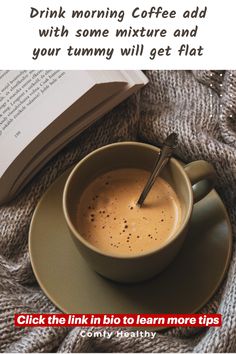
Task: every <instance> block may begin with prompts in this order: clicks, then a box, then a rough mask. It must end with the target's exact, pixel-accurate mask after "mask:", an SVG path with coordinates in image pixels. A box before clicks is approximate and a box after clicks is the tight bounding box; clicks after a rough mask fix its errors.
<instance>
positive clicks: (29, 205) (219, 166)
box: [0, 71, 236, 352]
mask: <svg viewBox="0 0 236 354" xmlns="http://www.w3.org/2000/svg"><path fill="white" fill-rule="evenodd" d="M146 74H147V76H148V77H149V80H150V82H149V84H148V85H147V86H146V87H145V88H144V89H143V90H142V91H141V93H140V94H138V95H134V96H132V97H131V98H130V99H128V100H126V101H125V102H123V103H122V104H120V105H119V106H118V107H117V108H115V109H114V110H113V111H112V112H110V113H109V114H107V115H106V116H105V117H103V118H102V119H101V120H99V121H98V122H97V123H96V124H95V125H94V126H92V127H91V128H89V129H87V131H86V132H84V133H83V134H81V135H80V136H79V137H78V138H77V139H76V140H75V141H73V142H72V143H71V144H69V145H68V146H67V147H66V148H65V149H63V151H61V152H60V153H59V154H58V155H57V156H56V157H54V158H53V159H52V160H51V161H50V163H48V164H47V165H46V166H45V167H44V168H43V169H42V171H41V172H40V173H39V174H38V175H37V176H36V177H35V178H34V179H33V180H32V181H31V182H30V183H29V185H28V186H27V187H26V188H25V189H24V190H23V191H22V192H21V193H20V195H19V196H18V197H17V198H16V199H15V200H13V201H12V202H10V203H8V204H6V205H4V206H2V207H1V208H0V349H1V351H2V352H8V351H10V352H34V351H36V352H50V351H53V352H55V351H58V352H235V351H236V254H235V242H234V251H233V256H232V259H231V263H230V267H229V270H228V273H227V277H226V279H225V281H224V283H223V285H222V286H221V288H220V290H219V291H218V292H217V294H215V296H214V297H213V299H211V300H210V302H209V303H208V304H207V305H206V306H205V307H204V309H202V311H204V312H207V311H217V312H219V313H221V314H222V315H223V325H222V327H220V328H217V327H216V328H210V329H208V330H200V329H197V330H196V329H194V330H193V329H180V328H176V329H169V330H166V331H164V332H158V333H157V335H156V336H155V338H154V339H152V340H151V339H149V338H117V337H116V336H112V337H111V338H110V339H108V338H83V337H81V336H80V330H81V328H49V327H47V328H30V327H29V328H27V327H26V328H19V327H17V328H15V327H14V323H13V317H14V314H15V313H20V312H24V313H30V312H32V313H38V312H58V310H57V308H56V307H55V306H54V305H53V304H52V303H51V302H50V301H49V300H48V299H47V297H46V296H45V295H44V293H43V292H42V291H41V289H40V288H39V286H38V284H37V281H36V279H35V277H34V274H33V272H32V268H31V264H30V259H29V253H28V231H29V224H30V220H31V217H32V213H33V211H34V209H35V207H36V205H37V202H38V200H39V199H40V197H41V196H42V195H43V193H44V192H45V191H46V189H47V188H48V187H49V186H50V185H51V184H52V183H53V182H54V181H55V179H56V178H57V177H58V176H60V175H61V174H62V172H63V171H65V170H66V169H67V168H68V167H69V166H71V165H72V164H74V163H75V162H77V161H79V160H80V159H81V158H82V157H83V156H85V155H86V154H88V153H89V152H90V151H92V150H94V149H95V148H97V147H100V146H102V145H105V144H108V143H112V142H116V141H122V140H143V141H146V142H149V143H152V144H156V145H160V143H161V142H163V140H164V138H165V137H166V135H167V134H168V133H170V132H172V131H175V132H177V133H178V135H179V145H178V150H177V151H176V154H177V156H178V157H179V158H180V159H183V160H184V161H186V162H189V161H192V160H196V159H205V160H208V161H210V162H211V163H213V165H214V166H215V168H216V171H217V174H218V180H217V191H218V192H219V194H220V196H221V197H222V198H223V200H224V202H225V204H226V206H227V209H228V212H229V215H230V219H231V222H232V226H233V232H234V241H235V233H236V208H235V204H236V190H235V186H236V72H228V71H195V72H190V71H187V72H186V71H150V72H147V73H146ZM1 153H3V152H1ZM49 266H50V265H49ZM103 329H104V328H103ZM89 330H90V331H94V329H93V328H89ZM97 330H98V329H97V328H96V331H97ZM107 330H109V329H107ZM113 330H114V329H113Z"/></svg>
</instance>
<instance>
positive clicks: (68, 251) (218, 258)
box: [29, 171, 232, 313]
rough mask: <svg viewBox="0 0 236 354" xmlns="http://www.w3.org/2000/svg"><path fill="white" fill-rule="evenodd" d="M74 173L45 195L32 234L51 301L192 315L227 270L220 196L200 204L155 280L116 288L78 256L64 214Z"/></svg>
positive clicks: (86, 309)
mask: <svg viewBox="0 0 236 354" xmlns="http://www.w3.org/2000/svg"><path fill="white" fill-rule="evenodd" d="M69 172H70V171H67V172H66V173H65V174H64V175H62V176H61V177H59V178H58V179H57V180H56V181H55V183H54V184H53V185H52V186H51V187H50V188H49V190H48V191H47V192H46V193H45V195H44V196H43V197H42V199H41V200H40V202H39V203H38V206H37V207H36V210H35V212H34V215H33V218H32V221H31V226H30V231H29V252H30V257H31V263H32V267H33V271H34V274H35V276H36V278H37V280H38V282H39V285H40V286H41V288H42V290H43V291H44V293H45V294H46V295H47V297H48V298H49V299H50V300H51V301H52V302H53V303H54V304H55V305H56V306H57V307H58V308H59V309H60V310H61V311H63V312H65V313H193V312H196V311H198V310H199V309H200V308H201V307H202V306H203V305H204V304H206V303H207V302H208V300H209V299H210V298H211V297H212V295H213V294H214V293H215V291H216V290H217V289H218V287H219V285H220V284H221V282H222V280H223V277H224V275H225V273H226V271H227V268H228V265H229V261H230V256H231V250H232V231H231V225H230V222H229V218H228V215H227V212H226V209H225V206H224V204H223V202H222V201H221V199H220V197H219V195H218V194H217V193H216V191H215V190H213V191H212V192H211V193H209V194H208V196H207V197H205V198H204V199H202V200H201V201H200V202H198V203H197V204H196V205H195V206H194V209H193V215H192V219H191V224H190V228H189V232H188V235H187V237H186V240H185V242H184V246H183V248H182V249H181V251H180V253H179V254H178V256H177V257H176V258H175V260H174V261H173V262H172V263H171V265H169V267H168V268H166V270H164V271H163V272H162V273H161V274H159V275H158V276H156V277H155V278H153V279H151V280H148V281H145V282H143V283H137V284H130V285H129V284H128V285H127V284H118V283H115V282H113V281H110V280H107V279H105V278H103V277H101V276H100V275H98V274H96V273H95V272H94V271H92V270H91V269H90V268H89V267H88V266H87V264H86V262H85V261H84V260H83V258H82V257H81V256H80V253H79V252H78V250H77V248H76V247H75V245H74V243H73V241H72V239H71V236H70V235H69V231H68V229H67V226H66V223H65V220H64V216H63V211H62V192H63V187H64V184H65V181H66V178H67V177H68V174H69Z"/></svg>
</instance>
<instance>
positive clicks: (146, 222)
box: [77, 168, 181, 255]
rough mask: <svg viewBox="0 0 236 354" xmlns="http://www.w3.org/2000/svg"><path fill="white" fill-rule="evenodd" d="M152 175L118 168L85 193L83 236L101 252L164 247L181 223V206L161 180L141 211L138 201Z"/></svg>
mask: <svg viewBox="0 0 236 354" xmlns="http://www.w3.org/2000/svg"><path fill="white" fill-rule="evenodd" d="M149 175H150V172H148V171H146V170H141V169H133V168H132V169H131V168H130V169H128V168H126V169H118V170H113V171H110V172H107V173H105V174H103V175H101V176H99V177H97V178H96V179H95V180H94V181H93V182H92V183H91V184H89V186H88V187H87V188H86V189H85V190H84V192H83V194H82V196H81V198H80V201H79V205H78V210H77V228H78V230H79V232H80V234H81V235H82V236H83V237H84V239H86V240H87V241H88V242H90V243H91V244H92V245H94V246H95V247H96V248H98V249H99V250H101V251H103V252H106V253H112V254H116V255H138V254H143V253H146V252H148V251H151V250H155V249H158V248H160V247H162V246H163V245H164V244H165V243H166V242H167V241H168V240H169V239H170V238H171V237H172V235H173V234H174V232H175V230H176V228H177V227H178V225H179V222H180V214H181V209H180V203H179V200H178V198H177V195H176V193H175V192H174V190H173V189H172V187H171V186H170V185H169V184H168V183H167V182H166V181H165V180H163V179H162V178H160V177H158V178H157V180H156V181H155V184H154V185H153V187H152V189H151V191H150V192H149V194H148V196H147V198H146V200H145V202H144V204H143V206H142V208H139V207H137V206H136V202H137V200H138V197H139V195H140V193H141V192H142V190H143V188H144V185H145V184H146V181H147V179H148V177H149Z"/></svg>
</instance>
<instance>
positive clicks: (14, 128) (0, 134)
mask: <svg viewBox="0 0 236 354" xmlns="http://www.w3.org/2000/svg"><path fill="white" fill-rule="evenodd" d="M94 84H95V81H94V80H93V79H92V77H91V75H88V73H87V72H86V71H60V70H58V71H52V70H50V71H43V70H39V71H34V70H32V71H28V70H25V71H1V72H0V151H7V154H1V155H2V156H1V159H0V176H1V175H2V174H3V173H4V172H5V170H6V168H7V167H8V166H9V165H10V164H11V163H12V161H14V159H15V158H16V157H17V155H18V154H19V153H20V152H21V151H22V150H23V149H24V148H25V147H26V146H27V145H28V144H29V143H30V142H31V141H32V140H33V139H34V138H35V137H36V136H37V135H38V134H39V133H40V132H42V131H43V130H44V129H45V128H46V127H47V126H48V125H49V124H50V123H51V122H52V121H54V120H55V118H57V117H58V116H59V115H60V114H61V113H62V112H64V111H65V110H66V109H67V108H68V107H69V106H71V105H72V104H73V103H74V102H75V101H76V100H77V99H78V98H79V97H81V96H82V95H83V94H85V93H86V92H87V91H88V90H89V89H90V88H91V87H93V86H94Z"/></svg>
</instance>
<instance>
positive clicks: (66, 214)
mask: <svg viewBox="0 0 236 354" xmlns="http://www.w3.org/2000/svg"><path fill="white" fill-rule="evenodd" d="M119 145H120V146H122V145H123V146H124V145H136V146H140V148H147V149H150V150H155V151H157V152H159V151H160V148H158V147H157V146H154V145H151V144H146V143H141V142H134V141H122V142H118V143H112V144H108V145H104V146H102V147H100V148H98V149H96V150H93V151H92V152H90V153H89V154H88V155H86V156H85V157H84V158H83V159H81V160H80V161H79V162H78V163H77V164H76V165H75V166H74V168H73V169H72V171H71V172H70V174H69V176H68V177H67V180H66V183H65V186H64V190H63V198H62V207H63V213H64V217H65V220H66V223H67V226H68V227H69V229H70V231H71V232H72V234H73V236H74V237H76V238H77V239H78V240H79V241H80V242H81V243H82V244H83V245H84V246H86V247H87V248H89V249H90V250H92V251H94V252H96V253H98V254H100V255H102V256H106V257H111V258H115V259H135V258H143V257H147V256H150V255H152V254H154V253H157V252H159V251H161V250H163V249H164V248H166V247H168V245H169V244H171V243H172V242H173V241H174V240H175V239H176V238H178V236H179V235H180V234H181V233H182V232H183V230H184V228H185V227H186V225H187V223H188V222H189V219H190V217H191V214H192V209H193V190H192V185H191V182H190V180H189V178H188V176H187V174H186V172H185V171H184V168H183V166H181V164H180V163H179V162H178V161H177V160H176V159H175V158H173V157H171V158H170V162H171V163H173V164H174V165H175V166H176V167H177V168H179V170H180V171H181V175H182V177H183V179H184V180H185V182H186V186H187V190H188V196H189V198H188V208H187V211H186V216H185V219H184V221H183V223H181V226H180V227H179V229H178V230H177V232H174V233H173V235H172V236H171V237H170V238H169V239H167V241H166V242H165V243H164V244H163V245H162V246H161V247H158V248H156V249H152V250H149V251H146V252H143V253H142V254H136V255H132V254H131V255H116V254H113V253H112V252H105V251H102V250H100V249H99V248H97V247H96V246H93V245H92V244H91V243H89V242H88V241H87V240H85V239H84V238H83V236H82V235H81V234H80V232H79V231H78V230H77V228H76V227H75V226H74V224H73V222H72V221H71V218H70V215H69V212H68V209H67V199H68V189H69V185H70V182H71V180H72V179H73V178H74V175H75V174H76V172H77V171H78V170H79V168H80V167H81V165H82V164H84V163H85V162H86V161H87V160H88V159H90V158H91V157H92V156H93V155H94V154H97V153H100V152H102V151H103V150H105V149H109V148H111V147H112V146H119Z"/></svg>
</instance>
